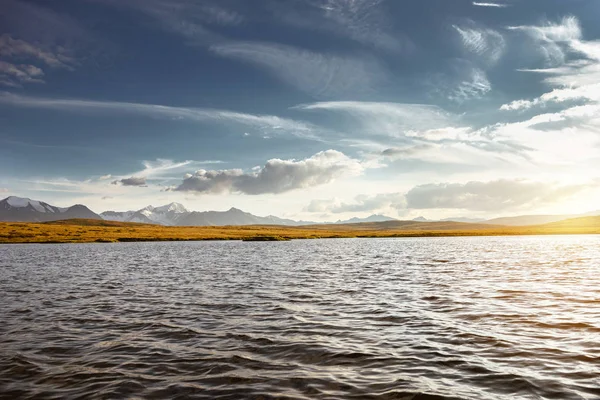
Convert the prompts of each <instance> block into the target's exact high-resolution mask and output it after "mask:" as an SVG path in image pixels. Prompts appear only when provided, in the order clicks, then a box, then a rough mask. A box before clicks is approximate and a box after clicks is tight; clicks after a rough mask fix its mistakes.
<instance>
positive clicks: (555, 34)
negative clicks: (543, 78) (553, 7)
mask: <svg viewBox="0 0 600 400" xmlns="http://www.w3.org/2000/svg"><path fill="white" fill-rule="evenodd" d="M508 29H509V30H512V31H519V32H524V33H525V34H526V35H528V36H529V38H530V39H531V40H532V41H533V43H534V46H535V50H537V51H538V52H539V53H540V54H541V55H542V56H543V58H544V59H545V61H546V63H547V64H548V65H561V64H564V63H565V60H566V57H567V51H566V50H565V47H564V45H565V44H568V43H570V42H573V41H578V40H579V39H581V36H582V31H581V26H580V25H579V21H578V20H577V18H575V17H573V16H569V17H565V18H563V19H562V21H560V22H558V23H547V24H545V25H541V26H534V25H522V26H510V27H508Z"/></svg>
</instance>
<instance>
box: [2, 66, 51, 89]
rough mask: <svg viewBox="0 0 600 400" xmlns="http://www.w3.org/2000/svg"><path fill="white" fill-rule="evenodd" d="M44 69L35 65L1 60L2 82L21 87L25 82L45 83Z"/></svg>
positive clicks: (6, 84)
mask: <svg viewBox="0 0 600 400" xmlns="http://www.w3.org/2000/svg"><path fill="white" fill-rule="evenodd" d="M43 76H44V71H42V70H41V69H40V68H38V67H36V66H35V65H29V64H19V65H17V64H11V63H9V62H6V61H0V84H4V85H5V86H10V87H21V86H22V84H23V83H44V80H43V79H42V77H43Z"/></svg>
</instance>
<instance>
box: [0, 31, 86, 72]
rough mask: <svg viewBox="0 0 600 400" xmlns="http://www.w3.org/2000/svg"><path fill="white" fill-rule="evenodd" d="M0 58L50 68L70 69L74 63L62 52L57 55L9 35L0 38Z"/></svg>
mask: <svg viewBox="0 0 600 400" xmlns="http://www.w3.org/2000/svg"><path fill="white" fill-rule="evenodd" d="M0 56H3V57H8V58H14V59H24V60H32V59H33V60H36V61H39V62H42V63H44V64H45V65H47V66H48V67H51V68H66V69H72V65H73V64H75V63H76V61H75V60H74V59H73V58H72V57H71V56H69V55H67V54H64V51H62V52H61V51H60V50H59V51H58V52H57V53H53V52H51V51H49V50H45V49H42V48H41V47H39V46H36V45H33V44H31V43H29V42H26V41H24V40H21V39H15V38H13V37H12V36H11V35H9V34H3V35H1V36H0Z"/></svg>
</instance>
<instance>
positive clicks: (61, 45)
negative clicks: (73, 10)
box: [0, 0, 103, 69]
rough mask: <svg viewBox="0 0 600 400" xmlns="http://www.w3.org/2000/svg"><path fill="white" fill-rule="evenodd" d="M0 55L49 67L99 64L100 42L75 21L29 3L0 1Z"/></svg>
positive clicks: (10, 0)
mask: <svg viewBox="0 0 600 400" xmlns="http://www.w3.org/2000/svg"><path fill="white" fill-rule="evenodd" d="M0 26H2V28H3V29H2V31H3V33H5V34H3V35H2V36H1V37H0V52H1V53H2V55H3V56H5V57H8V56H10V57H16V58H27V59H29V60H32V61H33V60H37V61H39V62H41V63H43V64H44V65H46V66H49V67H51V68H66V69H71V68H72V67H74V66H76V65H79V63H80V61H79V59H80V58H81V59H85V60H93V61H94V62H96V63H98V62H99V55H100V48H101V47H102V44H103V42H102V41H101V40H98V39H97V38H96V37H94V36H93V35H92V34H91V33H90V32H89V31H88V30H86V29H85V28H84V27H83V26H82V25H81V24H80V23H79V22H78V21H77V20H75V19H73V18H71V17H70V16H68V15H66V14H64V13H58V12H55V11H53V10H51V9H50V8H47V7H43V6H41V5H38V4H34V3H33V2H26V1H15V0H2V7H0Z"/></svg>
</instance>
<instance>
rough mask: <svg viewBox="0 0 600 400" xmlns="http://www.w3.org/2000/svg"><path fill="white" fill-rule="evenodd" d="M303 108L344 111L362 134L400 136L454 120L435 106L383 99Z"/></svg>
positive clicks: (300, 107)
mask: <svg viewBox="0 0 600 400" xmlns="http://www.w3.org/2000/svg"><path fill="white" fill-rule="evenodd" d="M294 108H295V109H298V110H305V111H315V110H323V111H334V112H339V113H343V114H346V115H348V116H350V117H351V118H353V119H354V120H356V121H357V122H358V123H359V124H360V125H361V128H362V129H361V132H362V134H363V135H364V134H368V135H385V136H390V137H396V138H398V137H403V136H405V132H406V131H408V130H414V129H435V128H440V127H444V126H450V125H453V124H455V123H456V120H457V118H456V117H455V116H453V115H452V114H450V113H448V112H446V111H444V110H443V109H441V108H439V107H437V106H430V105H423V104H403V103H385V102H360V101H330V102H318V103H311V104H301V105H299V106H296V107H294Z"/></svg>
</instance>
